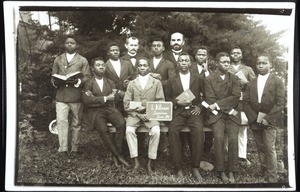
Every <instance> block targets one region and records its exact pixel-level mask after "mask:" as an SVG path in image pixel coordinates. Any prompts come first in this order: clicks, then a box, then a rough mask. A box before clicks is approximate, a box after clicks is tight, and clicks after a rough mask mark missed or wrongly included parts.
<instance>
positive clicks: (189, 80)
mask: <svg viewBox="0 0 300 192" xmlns="http://www.w3.org/2000/svg"><path fill="white" fill-rule="evenodd" d="M190 66H191V61H190V57H189V55H188V54H186V53H180V55H179V58H178V69H179V74H178V75H177V76H176V77H174V78H171V79H169V81H168V82H167V84H166V93H165V94H166V100H168V101H172V103H173V108H174V110H173V119H172V121H171V123H170V128H169V144H170V151H171V155H172V159H173V161H174V166H175V169H176V171H177V176H179V177H183V172H182V142H181V139H180V136H179V132H180V130H181V128H182V127H183V126H185V125H187V126H188V127H190V129H191V146H192V148H191V151H192V167H193V168H192V173H193V177H194V178H195V179H196V180H198V181H200V182H201V181H203V178H202V176H201V174H200V173H199V170H198V167H199V165H200V158H201V154H202V149H203V140H204V136H203V117H202V113H201V108H200V107H201V101H202V99H201V92H202V91H203V79H202V78H201V77H200V76H199V75H197V74H195V73H190V70H189V69H190ZM188 89H189V90H190V91H191V92H192V93H193V95H194V96H195V97H196V98H194V99H193V100H192V101H190V100H184V99H178V98H177V97H178V96H179V95H181V93H182V92H184V91H186V90H188Z"/></svg>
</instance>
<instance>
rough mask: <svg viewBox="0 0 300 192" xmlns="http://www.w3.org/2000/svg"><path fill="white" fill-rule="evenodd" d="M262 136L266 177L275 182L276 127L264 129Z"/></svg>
mask: <svg viewBox="0 0 300 192" xmlns="http://www.w3.org/2000/svg"><path fill="white" fill-rule="evenodd" d="M263 138H264V140H263V142H264V146H265V158H266V159H265V160H266V168H267V174H268V179H269V180H270V181H274V182H275V181H276V180H277V153H276V148H275V142H276V129H265V130H264V136H263Z"/></svg>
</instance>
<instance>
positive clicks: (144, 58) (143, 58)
mask: <svg viewBox="0 0 300 192" xmlns="http://www.w3.org/2000/svg"><path fill="white" fill-rule="evenodd" d="M140 60H146V61H147V63H148V65H149V60H148V58H147V57H144V56H143V57H141V58H139V60H138V62H137V64H139V62H140Z"/></svg>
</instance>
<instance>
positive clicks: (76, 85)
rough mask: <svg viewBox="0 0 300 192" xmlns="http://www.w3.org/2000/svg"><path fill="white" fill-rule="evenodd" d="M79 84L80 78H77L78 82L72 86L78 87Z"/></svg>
mask: <svg viewBox="0 0 300 192" xmlns="http://www.w3.org/2000/svg"><path fill="white" fill-rule="evenodd" d="M80 84H81V79H78V82H77V83H76V84H75V85H74V87H79V85H80Z"/></svg>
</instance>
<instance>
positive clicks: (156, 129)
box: [150, 125, 160, 135]
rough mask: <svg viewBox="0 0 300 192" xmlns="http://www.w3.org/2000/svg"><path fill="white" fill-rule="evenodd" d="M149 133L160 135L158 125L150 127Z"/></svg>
mask: <svg viewBox="0 0 300 192" xmlns="http://www.w3.org/2000/svg"><path fill="white" fill-rule="evenodd" d="M150 134H151V135H160V127H159V126H158V125H155V126H153V127H152V128H151V131H150Z"/></svg>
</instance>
